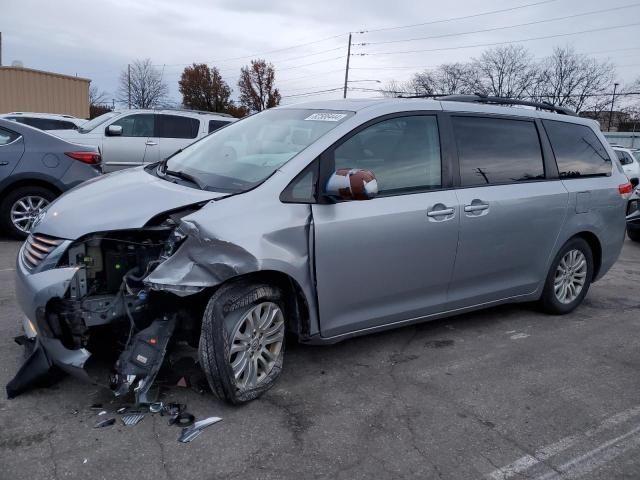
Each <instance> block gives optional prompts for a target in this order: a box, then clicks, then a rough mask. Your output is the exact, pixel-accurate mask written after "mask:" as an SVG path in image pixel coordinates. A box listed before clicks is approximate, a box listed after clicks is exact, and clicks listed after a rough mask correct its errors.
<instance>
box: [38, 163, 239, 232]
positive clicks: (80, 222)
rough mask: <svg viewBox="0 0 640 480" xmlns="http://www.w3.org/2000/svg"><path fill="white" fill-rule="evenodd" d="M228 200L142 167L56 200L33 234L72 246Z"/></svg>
mask: <svg viewBox="0 0 640 480" xmlns="http://www.w3.org/2000/svg"><path fill="white" fill-rule="evenodd" d="M226 195H228V194H227V193H219V192H208V191H205V190H198V189H196V188H190V187H186V186H183V185H178V184H175V183H172V182H168V181H166V180H162V179H160V178H158V177H156V176H154V175H151V174H149V173H147V172H146V171H145V170H144V167H137V168H131V169H127V170H120V171H118V172H114V173H110V174H108V175H104V176H101V177H98V178H96V179H93V180H89V181H87V182H85V183H83V184H81V185H79V186H78V187H76V188H74V189H72V190H70V191H69V192H67V193H65V194H64V195H62V196H61V197H59V198H58V199H57V200H56V201H55V202H54V203H52V204H51V206H50V207H49V209H48V210H47V213H46V215H45V217H44V218H43V219H42V221H41V222H40V223H38V224H37V226H36V227H35V228H34V230H33V231H34V232H35V233H43V234H46V235H51V236H54V237H58V238H66V239H70V240H75V239H76V238H78V237H81V236H83V235H86V234H88V233H93V232H104V231H108V230H125V229H130V228H140V227H142V226H144V225H145V224H146V223H147V222H148V221H149V220H151V218H153V217H155V216H156V215H158V214H160V213H162V212H166V211H168V210H173V209H176V208H181V207H186V206H188V205H192V204H194V203H199V202H204V201H208V200H213V199H215V198H220V197H224V196H226Z"/></svg>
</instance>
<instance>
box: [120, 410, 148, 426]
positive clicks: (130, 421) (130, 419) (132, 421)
mask: <svg viewBox="0 0 640 480" xmlns="http://www.w3.org/2000/svg"><path fill="white" fill-rule="evenodd" d="M143 418H144V414H142V413H138V414H133V415H122V417H120V419H121V420H122V423H124V424H125V425H128V426H130V425H137V424H138V423H140V422H141V421H142V419H143Z"/></svg>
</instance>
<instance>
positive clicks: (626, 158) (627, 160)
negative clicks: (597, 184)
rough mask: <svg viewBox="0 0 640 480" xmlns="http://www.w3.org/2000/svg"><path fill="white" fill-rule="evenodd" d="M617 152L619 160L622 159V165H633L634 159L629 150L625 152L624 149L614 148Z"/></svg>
mask: <svg viewBox="0 0 640 480" xmlns="http://www.w3.org/2000/svg"><path fill="white" fill-rule="evenodd" d="M614 151H615V152H616V156H617V157H618V160H620V165H631V164H632V163H633V159H632V158H631V155H629V154H628V153H627V152H623V151H622V150H614Z"/></svg>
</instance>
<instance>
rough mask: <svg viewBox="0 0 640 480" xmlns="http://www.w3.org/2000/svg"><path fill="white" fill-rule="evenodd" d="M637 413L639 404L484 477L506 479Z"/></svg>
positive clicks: (495, 479)
mask: <svg viewBox="0 0 640 480" xmlns="http://www.w3.org/2000/svg"><path fill="white" fill-rule="evenodd" d="M639 414H640V406H637V407H633V408H630V409H629V410H625V411H623V412H620V413H617V414H615V415H613V416H612V417H609V418H607V419H606V420H604V421H603V422H602V423H600V424H599V425H598V426H596V427H593V428H590V429H588V430H585V431H584V432H582V433H577V434H575V435H569V436H568V437H564V438H561V439H560V440H558V441H557V442H555V443H552V444H550V445H547V446H544V447H542V448H539V449H538V450H536V451H535V453H534V454H533V455H524V456H522V457H520V458H519V459H517V460H516V461H514V462H511V463H510V464H509V465H505V466H504V467H502V468H499V469H497V470H494V471H493V472H491V473H490V474H488V475H487V476H486V478H489V479H491V480H507V479H509V478H511V477H513V476H515V475H517V474H519V473H522V472H524V471H526V470H529V469H530V468H531V467H533V466H534V465H537V464H538V463H540V462H543V461H545V460H547V459H549V458H551V457H553V456H554V455H557V454H558V453H560V452H563V451H565V450H567V449H568V448H570V447H572V446H573V445H575V444H576V443H577V442H578V441H580V440H581V439H584V438H589V437H593V436H594V435H597V434H599V433H602V432H603V431H605V430H607V429H609V428H611V427H614V426H616V425H620V424H622V423H624V422H626V421H627V420H629V419H631V418H633V417H635V416H637V415H639ZM639 428H640V427H639Z"/></svg>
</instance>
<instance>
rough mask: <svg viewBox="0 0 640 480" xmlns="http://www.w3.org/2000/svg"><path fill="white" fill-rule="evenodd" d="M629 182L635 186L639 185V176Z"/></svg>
mask: <svg viewBox="0 0 640 480" xmlns="http://www.w3.org/2000/svg"><path fill="white" fill-rule="evenodd" d="M629 182H630V183H631V185H633V188H636V187H637V186H638V179H637V178H635V177H634V178H630V179H629Z"/></svg>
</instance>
